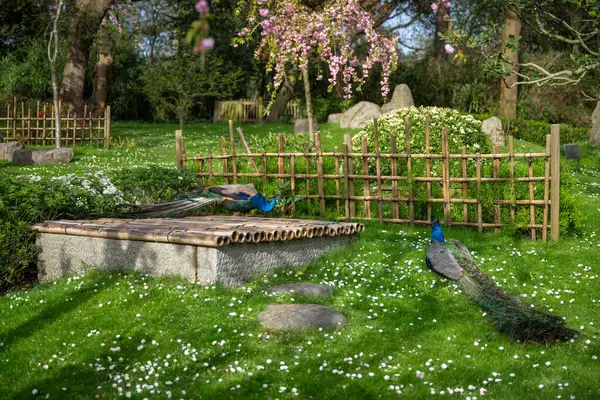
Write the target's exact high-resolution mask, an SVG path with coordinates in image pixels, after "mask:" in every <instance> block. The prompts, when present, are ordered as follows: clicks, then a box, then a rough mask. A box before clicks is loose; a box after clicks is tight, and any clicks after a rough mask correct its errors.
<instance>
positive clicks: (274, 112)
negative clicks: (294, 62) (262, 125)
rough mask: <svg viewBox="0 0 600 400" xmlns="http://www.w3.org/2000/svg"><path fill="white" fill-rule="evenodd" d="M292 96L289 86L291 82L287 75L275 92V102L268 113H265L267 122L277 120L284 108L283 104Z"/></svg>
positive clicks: (292, 92)
mask: <svg viewBox="0 0 600 400" xmlns="http://www.w3.org/2000/svg"><path fill="white" fill-rule="evenodd" d="M293 98H294V91H293V89H292V86H291V82H290V80H289V78H288V77H287V75H286V76H285V79H284V81H283V84H282V85H281V89H279V92H278V93H277V97H276V98H275V103H273V105H272V106H271V108H270V109H269V115H267V118H266V120H267V122H277V121H278V120H279V117H280V116H281V114H282V113H283V111H284V110H285V106H286V105H287V103H289V102H290V101H291V100H292V99H293Z"/></svg>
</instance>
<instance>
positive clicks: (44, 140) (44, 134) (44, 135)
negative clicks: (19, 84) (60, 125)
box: [42, 104, 47, 146]
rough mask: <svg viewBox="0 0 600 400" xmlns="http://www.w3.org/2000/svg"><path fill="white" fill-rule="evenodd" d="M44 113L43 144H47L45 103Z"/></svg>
mask: <svg viewBox="0 0 600 400" xmlns="http://www.w3.org/2000/svg"><path fill="white" fill-rule="evenodd" d="M42 112H43V113H44V119H43V120H42V145H43V146H45V145H46V134H47V132H46V119H47V118H46V105H45V104H44V107H43V111H42Z"/></svg>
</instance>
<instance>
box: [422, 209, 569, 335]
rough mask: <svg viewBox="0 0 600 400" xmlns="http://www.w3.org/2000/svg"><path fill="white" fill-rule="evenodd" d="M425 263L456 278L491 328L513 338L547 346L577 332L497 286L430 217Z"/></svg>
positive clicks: (461, 245) (436, 221) (468, 254)
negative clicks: (483, 313) (484, 313)
mask: <svg viewBox="0 0 600 400" xmlns="http://www.w3.org/2000/svg"><path fill="white" fill-rule="evenodd" d="M426 262H427V266H428V267H429V268H430V269H431V270H432V271H434V272H436V273H437V274H439V275H441V276H442V277H444V278H447V279H452V280H454V281H458V283H459V285H460V287H461V288H462V290H463V291H464V293H465V294H466V295H467V297H468V298H469V299H471V300H472V301H473V302H475V303H476V304H478V305H479V306H480V307H481V308H482V309H483V310H484V311H485V312H486V313H487V315H488V316H489V317H490V318H491V320H492V322H493V324H494V326H495V328H496V329H497V330H498V331H499V332H501V333H503V334H505V335H507V336H508V337H510V338H511V339H512V340H513V341H519V342H521V343H526V342H536V343H546V345H548V344H550V343H553V342H559V341H565V340H569V339H572V338H575V337H577V336H578V335H579V332H578V331H576V330H573V329H569V328H567V327H565V326H564V321H563V318H561V317H557V316H554V315H551V314H547V313H544V312H541V311H538V310H536V309H534V308H531V307H530V306H529V305H527V304H523V303H521V302H520V301H519V300H517V299H516V298H514V297H512V296H510V295H509V294H507V293H506V292H504V291H503V290H502V289H500V288H499V287H498V286H497V285H496V284H495V283H494V281H493V280H492V279H491V278H490V277H489V276H488V275H487V274H485V273H484V272H483V271H481V269H480V268H479V267H478V266H477V263H476V262H475V260H473V257H472V256H471V253H470V252H469V250H468V249H467V248H466V247H465V246H464V245H463V244H462V243H461V242H459V241H458V240H455V239H450V240H449V241H448V242H447V241H446V240H445V238H444V234H443V232H442V227H441V225H440V221H439V220H438V219H433V220H432V229H431V243H430V244H429V248H428V249H427V258H426Z"/></svg>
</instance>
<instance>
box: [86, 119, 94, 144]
mask: <svg viewBox="0 0 600 400" xmlns="http://www.w3.org/2000/svg"><path fill="white" fill-rule="evenodd" d="M87 115H88V130H89V131H90V144H92V143H93V142H94V119H93V118H92V112H91V111H88V114H87Z"/></svg>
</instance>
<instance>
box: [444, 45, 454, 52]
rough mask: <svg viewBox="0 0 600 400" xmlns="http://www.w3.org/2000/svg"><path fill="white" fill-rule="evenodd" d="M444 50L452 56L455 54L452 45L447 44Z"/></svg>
mask: <svg viewBox="0 0 600 400" xmlns="http://www.w3.org/2000/svg"><path fill="white" fill-rule="evenodd" d="M444 50H445V51H446V53H448V54H451V53H454V47H452V46H451V45H449V44H447V45H445V46H444Z"/></svg>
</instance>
